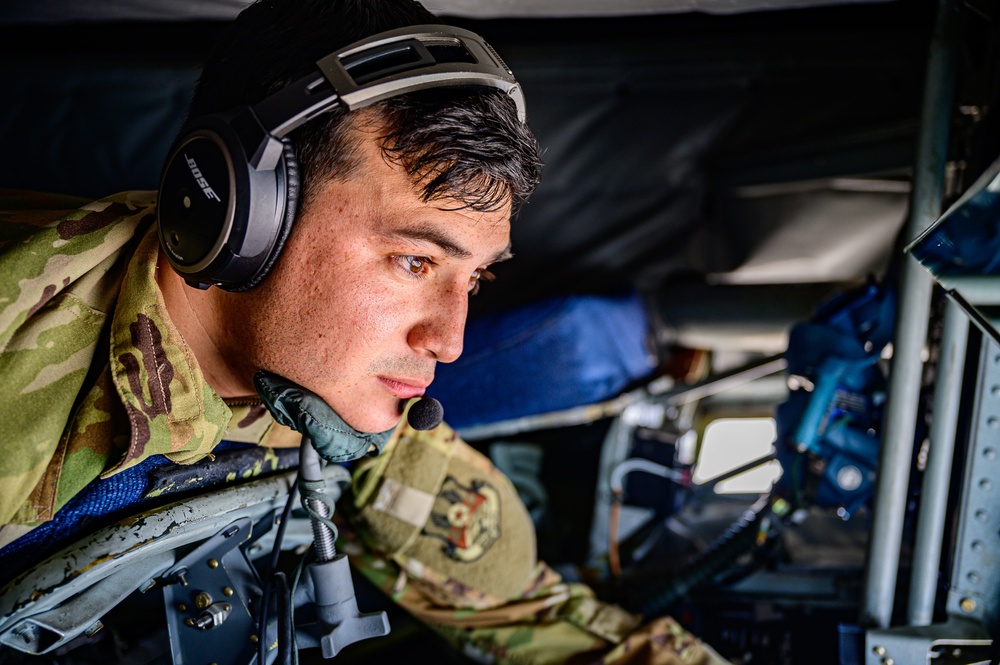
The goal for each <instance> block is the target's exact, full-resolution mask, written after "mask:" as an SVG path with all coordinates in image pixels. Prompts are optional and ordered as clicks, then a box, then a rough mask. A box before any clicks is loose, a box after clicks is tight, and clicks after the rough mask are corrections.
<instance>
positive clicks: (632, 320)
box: [427, 293, 656, 430]
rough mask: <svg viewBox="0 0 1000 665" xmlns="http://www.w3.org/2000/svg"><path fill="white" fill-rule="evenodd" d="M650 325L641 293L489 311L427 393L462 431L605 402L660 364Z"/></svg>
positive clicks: (569, 298) (470, 326)
mask: <svg viewBox="0 0 1000 665" xmlns="http://www.w3.org/2000/svg"><path fill="white" fill-rule="evenodd" d="M649 331H650V325H649V320H648V317H647V313H646V309H645V307H644V304H643V302H642V300H641V298H640V297H639V296H638V294H636V293H626V294H622V295H614V296H597V295H572V296H561V297H555V298H549V299H546V300H543V301H539V302H536V303H533V304H530V305H527V306H523V307H520V308H517V309H515V310H512V311H507V312H501V313H496V314H490V315H485V316H481V317H478V318H475V319H473V320H472V321H470V322H469V324H468V326H466V331H465V351H464V352H463V354H462V356H461V357H460V358H459V359H458V360H457V361H455V362H454V363H450V364H447V365H444V364H441V365H438V368H437V372H436V378H435V379H434V383H432V384H431V386H430V387H429V388H428V390H427V394H428V395H429V396H431V397H435V398H437V399H438V400H440V401H441V404H442V405H443V406H444V419H445V421H446V422H447V423H448V424H449V425H451V426H452V427H454V428H456V429H459V430H460V429H461V428H463V427H471V426H475V425H482V424H489V423H494V422H499V421H502V420H507V419H510V418H518V417H522V416H527V415H535V414H539V413H547V412H549V411H558V410H561V409H567V408H571V407H575V406H582V405H585V404H591V403H593V402H600V401H603V400H606V399H610V398H612V397H615V396H616V395H618V394H620V393H621V392H622V391H623V390H624V389H626V388H629V387H631V386H632V385H634V384H635V383H636V382H638V381H640V380H642V379H645V378H647V377H649V376H650V375H651V374H652V372H653V371H654V370H655V368H656V358H655V355H654V354H653V353H652V352H651V347H650V344H649Z"/></svg>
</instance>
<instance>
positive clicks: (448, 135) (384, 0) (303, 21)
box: [188, 0, 541, 210]
mask: <svg viewBox="0 0 1000 665" xmlns="http://www.w3.org/2000/svg"><path fill="white" fill-rule="evenodd" d="M441 22H442V21H441V20H440V19H438V18H437V17H436V16H434V14H432V13H431V12H429V11H427V9H425V8H424V7H423V6H422V5H421V4H419V3H418V2H415V1H414V0H256V2H253V3H252V4H250V5H249V6H248V7H247V8H246V9H244V10H243V11H242V12H240V14H239V16H238V17H237V18H236V19H235V20H234V21H233V22H232V23H230V24H228V25H227V26H225V27H224V28H223V29H222V30H220V32H219V34H218V36H217V39H216V41H215V43H214V44H213V47H212V50H211V52H210V53H209V55H208V57H207V58H206V60H205V63H204V66H203V68H202V73H201V77H200V78H199V80H198V85H197V87H196V89H195V93H194V96H193V99H192V103H191V106H190V110H189V114H188V117H189V119H191V118H193V117H196V116H199V115H204V114H208V113H217V112H222V111H226V110H228V109H231V108H236V107H238V106H241V105H244V104H254V103H256V102H258V101H260V100H261V99H264V98H265V97H267V96H268V95H270V94H272V93H274V92H276V91H278V90H280V89H281V88H283V87H285V86H287V85H289V84H291V83H293V82H295V81H297V80H299V79H300V78H302V77H304V76H306V75H308V74H311V73H312V72H314V71H315V70H316V61H317V60H319V59H320V58H322V57H323V56H325V55H327V54H329V53H331V52H332V51H334V50H335V49H338V48H341V47H343V46H346V45H347V44H350V43H352V42H355V41H358V40H360V39H364V38H366V37H369V36H371V35H373V34H376V33H379V32H383V31H386V30H392V29H394V28H401V27H406V26H409V25H419V24H426V23H441ZM361 114H362V116H361V117H364V118H365V119H366V120H369V121H373V122H374V124H375V126H376V127H378V128H379V130H380V132H379V135H380V137H381V139H382V148H383V151H384V153H385V155H386V156H387V157H388V158H389V159H390V160H392V161H393V162H395V163H397V164H399V165H401V166H402V167H403V168H405V170H406V172H407V173H408V174H409V175H410V177H411V178H412V179H413V181H414V182H415V183H419V184H420V186H421V187H422V191H423V197H424V199H425V200H432V199H440V198H452V199H457V200H458V201H461V202H462V203H463V204H464V205H465V206H468V207H471V208H474V209H477V210H494V209H498V208H500V207H502V206H503V205H504V204H506V203H508V202H509V203H511V204H512V207H513V208H514V209H515V210H516V209H518V208H519V207H520V205H521V204H522V203H523V202H524V201H525V200H526V199H527V198H528V196H529V195H530V194H531V193H532V191H534V189H535V187H536V186H537V184H538V180H539V176H540V172H541V158H540V154H539V148H538V143H537V141H536V140H535V138H534V136H533V135H532V133H531V132H530V130H529V129H528V128H527V127H526V126H525V125H524V124H522V123H520V122H519V121H518V120H517V113H516V109H515V107H514V103H513V101H511V100H510V99H509V98H508V97H507V96H506V95H505V94H503V93H502V92H500V91H498V90H494V89H491V88H461V89H459V88H439V89H433V90H426V91H421V92H417V93H411V94H407V95H401V96H399V97H394V98H391V99H387V100H384V101H382V102H379V103H377V104H374V105H373V106H371V107H369V108H368V109H366V110H365V111H362V112H361ZM358 117H359V115H358V113H349V112H346V111H344V110H342V109H335V110H333V111H332V112H329V113H327V114H324V115H322V116H320V117H318V118H316V119H314V120H312V121H310V122H308V123H306V124H305V125H303V126H302V127H300V128H298V129H297V130H295V131H294V132H293V133H292V136H291V139H292V143H293V145H294V146H295V150H296V154H297V157H298V161H299V166H300V172H301V175H302V187H303V193H302V199H303V201H307V200H308V199H309V198H310V197H311V196H312V195H313V194H314V193H315V192H316V191H317V190H318V188H319V187H320V186H321V185H322V184H323V183H325V182H328V181H330V180H332V179H335V178H342V177H346V176H348V175H349V174H350V172H351V170H352V169H353V167H354V166H355V164H356V163H357V152H356V149H355V146H356V145H357V143H356V141H357V137H358V135H357V134H356V133H355V132H353V131H352V129H353V128H354V126H355V124H356V120H357V119H358Z"/></svg>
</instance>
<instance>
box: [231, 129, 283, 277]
mask: <svg viewBox="0 0 1000 665" xmlns="http://www.w3.org/2000/svg"><path fill="white" fill-rule="evenodd" d="M281 142H282V143H284V144H285V147H284V149H283V150H282V153H281V157H282V163H283V164H284V169H283V174H282V175H283V177H284V184H285V187H284V190H285V210H284V214H283V215H282V219H281V223H280V225H279V227H278V235H277V237H276V238H275V239H274V245H273V246H272V247H271V252H270V254H268V256H267V258H266V259H265V260H264V262H263V264H262V265H261V267H260V269H259V270H258V271H257V272H256V273H254V274H253V275H252V276H251V277H250V278H249V279H247V280H246V281H245V282H244V283H243V284H236V285H233V286H229V287H224V288H225V289H226V290H227V291H233V292H242V291H249V290H250V289H252V288H254V287H255V286H257V285H258V284H260V283H261V282H262V281H264V278H265V277H267V275H268V274H269V273H270V272H271V270H272V269H273V268H274V264H275V263H277V261H278V257H279V256H280V255H281V250H282V249H283V248H284V246H285V241H287V240H288V236H289V235H290V234H291V231H292V225H293V224H294V223H295V215H296V214H297V212H298V208H299V185H300V183H299V161H298V156H297V155H296V154H295V146H294V145H293V144H292V142H291V141H290V140H289V139H287V138H284V139H282V140H281Z"/></svg>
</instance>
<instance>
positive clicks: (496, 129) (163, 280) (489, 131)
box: [0, 0, 717, 664]
mask: <svg viewBox="0 0 1000 665" xmlns="http://www.w3.org/2000/svg"><path fill="white" fill-rule="evenodd" d="M435 22H437V19H436V18H435V17H434V16H433V15H431V14H429V13H427V12H426V11H425V10H424V9H423V8H422V7H420V6H419V5H416V4H415V3H413V4H411V3H410V2H408V1H407V0H399V1H393V0H387V1H386V2H369V3H367V4H354V3H348V2H343V3H338V2H333V1H329V2H326V1H324V2H315V1H313V0H303V1H302V2H292V1H291V0H286V1H284V2H281V3H273V2H269V1H267V0H265V1H263V2H259V3H256V4H255V5H253V6H251V9H249V10H247V11H245V12H243V14H241V17H240V19H238V20H237V21H236V22H235V23H234V29H233V30H232V31H230V32H229V33H227V34H226V35H225V38H224V39H221V40H220V41H219V42H218V44H217V51H216V52H215V53H214V54H213V55H212V56H211V57H210V58H209V60H208V61H207V62H206V65H205V68H204V72H203V76H202V79H201V81H200V82H199V87H198V89H197V91H196V94H195V98H194V101H193V104H192V109H191V113H192V116H197V115H199V114H205V113H214V112H220V111H223V110H225V109H229V108H233V107H235V106H238V105H240V104H245V103H253V102H256V101H258V100H259V99H261V98H263V97H265V96H266V95H268V94H271V93H272V92H274V91H275V90H276V89H280V88H282V87H283V86H284V85H285V83H286V82H287V81H289V80H297V79H299V78H300V77H301V76H302V75H303V72H305V71H309V70H310V69H312V68H313V67H314V63H315V61H316V60H317V59H318V58H319V57H321V56H322V55H325V54H326V53H328V52H329V51H331V50H332V49H334V48H335V47H338V46H342V45H344V44H347V43H350V42H353V41H356V40H358V39H360V38H363V37H366V36H368V35H371V34H374V33H377V32H381V31H384V30H389V29H392V28H395V27H400V26H406V25H413V24H420V23H435ZM287 35H295V38H294V39H293V40H291V41H292V42H294V43H289V39H288V38H287ZM331 35H332V36H331ZM329 116H330V117H329V118H327V119H326V120H325V121H324V122H320V121H319V120H314V121H312V122H310V123H307V124H306V125H305V126H303V127H302V128H300V129H299V130H297V134H296V135H294V137H293V138H294V139H295V143H296V144H297V145H298V146H299V150H300V154H299V158H300V159H301V164H302V168H301V172H302V182H303V187H302V194H301V198H300V207H299V210H298V214H297V216H296V217H295V230H294V232H293V233H292V234H291V236H290V238H289V240H288V242H287V244H286V245H285V247H284V248H283V249H282V250H281V251H282V253H281V255H280V260H279V261H277V263H276V265H275V267H274V270H273V271H272V273H271V274H270V275H269V276H268V278H267V279H266V280H264V281H263V283H262V284H260V285H259V286H256V287H254V288H253V289H250V290H248V291H246V292H229V291H224V290H221V289H215V288H211V289H208V290H199V289H193V288H190V287H189V286H187V284H186V283H185V282H184V280H183V279H182V277H181V276H180V275H178V274H177V273H175V272H174V271H173V270H171V267H170V266H169V265H168V263H167V261H166V260H165V257H164V252H163V250H162V248H161V246H160V244H159V240H158V237H157V233H156V204H157V202H156V193H155V192H126V193H121V194H117V195H113V196H109V197H107V198H104V199H101V200H99V201H93V202H87V201H81V200H78V199H72V198H67V197H57V196H49V195H41V194H25V193H14V192H0V208H2V210H4V211H5V212H2V213H0V222H2V223H0V240H2V244H0V275H3V279H0V377H2V378H3V384H2V385H3V390H4V391H5V394H4V398H3V400H2V401H0V420H2V422H3V423H4V433H5V437H4V442H3V446H4V453H5V454H4V456H3V460H2V462H0V546H3V545H6V544H9V543H11V542H12V541H14V540H15V539H17V538H18V537H20V536H23V535H24V534H26V533H28V532H29V531H30V530H31V529H33V528H35V527H36V526H37V525H39V524H42V523H44V522H46V521H48V520H51V519H52V518H53V516H54V515H55V514H56V513H57V512H58V511H59V510H60V509H61V508H62V507H64V506H65V505H66V504H67V502H69V501H70V500H71V499H72V498H73V497H74V496H76V495H77V494H78V493H80V492H81V490H83V489H84V488H85V487H86V486H87V485H88V484H90V483H91V482H92V481H94V480H95V479H97V478H100V477H109V476H111V475H114V474H116V473H118V472H120V471H122V470H124V469H127V468H130V467H132V466H134V465H137V464H139V463H140V462H142V461H144V460H146V459H148V458H150V457H151V456H154V455H164V456H166V457H167V458H169V459H170V460H171V461H172V462H175V463H178V464H189V463H192V462H195V461H198V460H200V459H202V458H204V457H206V456H208V455H210V454H211V452H212V450H213V449H214V448H215V447H216V446H217V445H218V444H219V442H220V441H223V440H229V441H243V442H250V443H255V444H258V445H261V446H270V447H281V446H295V445H298V443H299V440H300V439H299V436H298V435H297V434H296V433H295V432H293V431H291V430H289V429H287V428H285V427H283V426H281V425H279V424H277V423H276V422H275V420H274V418H273V417H272V416H271V414H270V413H268V412H267V410H266V409H264V408H263V407H262V406H261V401H260V399H259V398H258V397H257V394H256V392H255V389H254V385H253V383H252V376H253V374H254V373H255V372H256V371H257V370H260V369H265V370H267V371H269V372H274V373H276V374H278V375H281V376H283V377H286V378H287V379H288V380H290V381H292V382H295V383H297V384H301V385H302V386H304V387H305V388H306V389H308V390H310V391H313V392H314V393H315V394H317V395H319V396H320V397H321V398H322V399H323V400H325V402H326V403H327V404H329V406H330V407H331V408H332V409H334V410H335V412H336V414H337V415H338V416H339V417H340V418H342V419H343V421H344V422H346V423H347V424H348V425H349V426H350V427H352V428H354V429H355V430H357V431H358V432H380V431H383V430H386V429H387V428H391V427H393V426H395V425H396V424H397V423H398V422H399V421H400V416H401V406H400V405H401V404H405V403H406V402H407V400H408V399H410V398H412V397H414V396H416V395H418V394H420V393H421V392H422V390H423V388H424V387H426V384H427V383H429V382H430V379H431V377H432V376H433V371H434V365H435V363H436V362H438V361H441V362H449V361H451V360H454V359H455V358H457V357H458V354H459V353H460V352H461V347H462V336H463V326H464V321H465V316H466V312H467V307H468V303H467V298H468V294H469V293H470V292H474V291H475V289H476V288H477V287H478V282H479V280H480V279H481V278H482V277H484V276H487V275H488V271H487V268H488V266H489V264H490V263H492V262H495V261H497V260H502V259H504V258H506V257H507V256H509V247H508V246H509V220H510V218H511V216H512V214H513V213H514V212H515V210H516V208H517V206H518V205H519V204H520V203H521V202H522V201H523V200H524V199H525V198H526V197H527V196H528V195H529V194H530V192H531V191H532V189H533V188H534V186H535V183H536V182H537V178H538V169H539V166H540V163H539V161H538V149H537V145H536V144H535V142H534V139H533V138H532V137H531V135H530V133H529V132H528V130H527V128H526V127H525V126H523V125H522V124H521V123H519V122H517V119H516V117H515V110H514V108H513V104H512V103H511V102H510V100H508V99H506V98H505V97H504V95H503V94H501V93H498V92H497V91H494V90H478V91H463V92H462V93H460V94H455V93H450V94H442V95H434V94H431V95H421V94H413V95H407V96H404V97H397V98H393V99H390V100H388V101H384V102H380V103H378V104H377V105H375V106H373V107H370V108H368V109H364V110H361V111H356V112H352V113H346V112H334V113H331V114H329ZM421 436H422V437H424V438H423V439H421V438H420V437H417V436H415V435H414V433H413V431H412V430H409V429H408V428H407V427H406V426H405V425H400V426H399V429H398V430H397V432H396V434H395V436H394V437H393V440H392V441H391V442H390V451H395V452H394V453H393V456H401V455H402V454H403V453H401V452H399V451H400V450H402V449H403V448H404V447H405V445H406V443H405V442H411V443H412V442H413V441H422V442H423V443H424V444H426V445H427V446H428V447H429V448H433V447H434V446H437V447H438V448H440V449H441V450H445V449H446V450H447V451H448V453H447V457H448V459H449V460H452V459H460V458H462V459H465V460H466V461H467V462H468V464H469V465H471V466H472V467H474V468H478V469H479V471H480V472H481V473H482V474H484V476H485V477H488V478H489V479H490V482H491V483H492V485H491V487H496V488H500V490H501V491H502V492H506V495H507V496H508V499H507V501H508V503H507V504H506V505H508V506H511V507H510V508H507V509H505V514H511V515H514V516H517V515H518V510H517V508H516V507H515V506H516V502H514V501H513V500H512V499H511V498H510V497H512V496H513V497H514V498H516V495H514V493H513V490H512V488H511V487H510V485H509V481H507V480H506V479H505V478H504V477H503V476H502V475H501V474H499V472H497V471H496V470H495V469H493V468H492V467H491V465H489V463H488V461H486V460H484V459H482V458H481V456H477V455H476V454H475V453H474V452H473V451H472V450H471V449H470V448H469V447H468V446H465V445H464V444H462V443H461V442H460V441H457V438H456V437H455V436H454V434H453V433H452V432H451V431H450V430H449V429H448V428H447V427H446V426H443V425H442V426H441V427H439V428H437V429H436V430H434V431H432V432H430V433H424V434H422V435H421ZM397 449H399V450H397ZM410 450H411V452H412V451H413V450H418V449H417V448H413V446H412V445H411V446H410ZM374 459H379V458H374ZM386 459H390V458H389V457H387V458H386ZM449 463H450V462H449ZM449 468H451V467H449ZM370 471H371V469H370V467H369V466H366V465H362V466H361V467H359V469H358V471H357V473H358V478H359V488H360V487H361V486H362V485H363V482H362V480H363V478H362V476H365V474H369V476H367V477H375V478H376V480H379V487H384V486H387V485H385V481H384V479H381V476H378V475H377V474H376V476H371V475H370ZM463 487H464V486H463ZM470 487H473V489H474V490H475V491H476V492H479V493H480V494H477V496H480V495H482V494H483V493H485V492H486V490H485V489H484V486H482V485H475V486H470ZM438 489H440V487H439V488H438ZM372 491H375V490H372ZM378 491H379V492H381V491H382V490H378ZM413 491H414V492H415V491H416V490H413ZM420 491H423V490H420ZM434 491H437V490H434ZM456 492H457V490H452V495H455V494H456ZM412 493H413V492H411V494H412ZM362 494H363V493H362ZM424 494H425V495H428V496H430V495H429V494H428V493H427V492H425V493H424ZM414 496H416V495H415V494H414ZM498 496H499V495H498ZM376 498H377V497H376ZM363 499H364V497H363V496H362V497H361V498H359V499H356V503H357V517H358V519H359V521H358V525H359V526H358V531H357V532H356V533H355V536H357V537H359V540H358V541H357V543H356V544H355V546H356V549H354V550H353V552H354V560H355V564H356V565H357V566H359V567H360V569H361V570H362V571H363V572H365V574H367V575H369V576H370V577H371V578H372V579H374V580H375V581H376V582H377V583H379V584H380V586H381V587H382V588H383V589H385V590H386V591H387V592H388V593H390V594H391V595H392V597H393V598H394V599H395V600H396V601H397V602H399V603H400V604H401V605H402V606H404V607H405V608H406V609H408V610H410V611H411V612H413V613H414V615H415V616H417V617H419V618H422V619H424V620H426V621H427V622H428V623H429V624H430V625H431V626H433V627H434V628H435V629H437V630H439V631H440V632H441V633H442V634H443V635H445V636H446V637H447V638H448V639H450V640H452V641H453V642H454V643H455V644H456V645H465V646H466V647H467V648H469V649H473V650H478V651H479V652H481V653H483V654H490V655H491V656H492V657H493V658H495V659H496V660H497V661H498V662H505V661H509V662H565V661H567V660H574V659H583V660H601V659H603V660H604V662H608V663H610V662H616V663H618V662H620V663H625V662H629V663H632V662H640V661H639V660H637V659H641V662H650V663H671V664H672V663H712V662H716V661H717V657H716V656H714V654H713V653H712V652H711V650H710V649H708V648H707V647H704V646H703V645H701V644H700V642H698V641H697V640H696V639H694V638H693V637H691V636H690V635H688V634H687V633H686V632H685V631H683V629H681V628H680V627H679V626H678V625H677V624H676V623H674V622H673V621H671V620H669V619H660V620H658V621H654V622H651V623H647V624H645V625H640V619H639V617H634V616H632V615H629V614H627V613H625V612H624V611H623V610H620V609H619V608H616V607H614V606H610V605H607V604H604V603H601V602H599V601H597V600H596V599H595V598H594V597H593V593H592V592H591V591H590V590H589V589H587V588H586V587H583V586H581V585H576V584H564V583H562V581H561V580H560V579H559V578H558V576H557V575H556V574H555V573H554V572H553V571H551V570H549V569H548V568H547V567H545V566H544V564H542V563H540V562H535V561H534V532H533V530H531V528H530V522H528V523H527V524H526V525H524V520H523V519H522V520H521V521H522V526H523V528H522V531H521V532H520V537H519V538H512V537H511V536H509V535H508V536H507V540H506V541H504V542H503V544H502V546H501V545H496V544H494V543H496V542H499V540H496V539H494V540H490V541H488V542H486V544H485V545H482V546H481V547H480V549H479V550H476V552H478V554H475V555H472V554H470V555H469V557H468V558H470V559H471V558H474V557H478V556H480V555H482V554H483V553H484V552H485V551H486V550H487V549H489V548H491V547H492V548H496V549H497V550H498V551H499V550H500V549H503V548H507V551H509V552H511V553H515V554H516V553H517V552H519V551H522V550H523V551H524V552H526V554H525V555H524V556H520V558H518V557H514V558H515V559H517V560H518V561H522V562H526V565H527V564H530V567H529V568H527V569H525V570H522V571H521V573H518V574H519V575H522V576H523V577H522V578H517V577H514V578H508V579H505V580H501V582H504V583H502V584H500V587H498V588H502V591H501V592H497V593H489V592H487V591H483V590H482V589H477V588H475V587H474V586H469V585H462V584H457V583H456V582H455V580H454V579H453V577H452V576H451V574H450V573H442V572H441V571H442V570H448V569H447V566H446V565H443V566H440V567H436V564H435V565H426V561H424V562H422V561H421V560H420V559H419V558H418V557H415V556H413V552H414V551H415V550H411V549H406V547H410V546H411V545H412V542H409V543H407V545H406V547H404V548H395V549H394V550H393V549H392V548H390V547H389V546H388V545H386V542H383V541H385V540H386V538H389V536H386V534H387V533H388V534H390V535H391V533H392V530H391V529H389V530H388V531H385V532H384V533H383V532H380V531H379V529H380V528H383V527H385V525H387V524H389V523H390V520H391V519H396V518H397V517H398V516H399V515H402V514H404V513H406V512H407V510H406V509H405V506H404V505H403V504H402V503H401V504H400V505H398V506H396V508H397V510H396V512H395V513H392V511H391V510H390V511H388V512H386V511H383V512H386V515H389V517H386V518H385V519H384V520H382V521H381V522H380V521H379V520H380V519H382V518H380V517H378V516H377V515H376V514H375V513H373V512H371V511H373V510H374V511H376V512H378V510H380V509H379V508H378V505H377V504H378V502H377V501H376V502H375V503H373V504H371V506H369V505H368V504H366V503H365V501H364V500H363ZM497 500H498V501H499V499H497ZM427 505H428V506H429V509H428V510H429V513H428V515H430V514H431V513H433V509H434V506H433V505H432V504H431V503H428V504H427ZM372 506H374V507H372ZM366 509H369V513H368V514H366V513H365V510H366ZM400 511H402V512H400ZM521 512H522V513H523V507H522V508H521ZM393 515H395V516H393ZM422 517H423V516H421V518H422ZM522 517H524V516H523V515H522ZM411 519H412V517H411ZM429 519H433V518H429ZM438 519H439V520H440V516H439V517H438ZM380 525H381V526H380ZM386 528H388V527H386ZM485 533H487V535H488V533H489V532H485ZM480 535H482V534H480ZM495 535H497V536H498V537H499V532H496V534H495ZM345 537H346V534H345ZM432 540H433V539H432ZM444 540H448V537H447V536H445V537H444ZM481 542H482V541H481ZM361 545H364V546H363V547H362V546H361ZM450 551H451V553H452V554H454V548H452V550H450ZM408 552H409V554H407V553H408ZM439 559H440V557H439ZM440 560H441V561H444V559H440ZM376 562H381V563H376ZM431 563H434V560H433V557H431ZM473 568H474V566H469V567H468V569H469V570H471V569H473ZM525 571H526V572H527V573H530V575H524V573H525ZM418 573H419V574H418ZM477 579H478V578H477ZM486 579H487V578H482V580H486ZM486 586H489V584H486ZM522 586H523V588H522ZM456 589H458V591H456ZM470 599H471V600H470ZM449 604H450V605H449ZM447 607H451V608H452V609H442V608H447Z"/></svg>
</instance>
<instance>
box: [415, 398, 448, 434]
mask: <svg viewBox="0 0 1000 665" xmlns="http://www.w3.org/2000/svg"><path fill="white" fill-rule="evenodd" d="M443 418H444V407H442V406H441V402H439V401H437V400H436V399H434V398H433V397H421V398H420V399H419V400H417V401H416V402H415V403H414V404H413V406H411V407H410V410H409V411H408V412H407V414H406V422H407V423H409V425H410V427H412V428H413V429H419V430H427V429H434V428H435V427H437V426H438V425H440V424H441V420H442V419H443Z"/></svg>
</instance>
